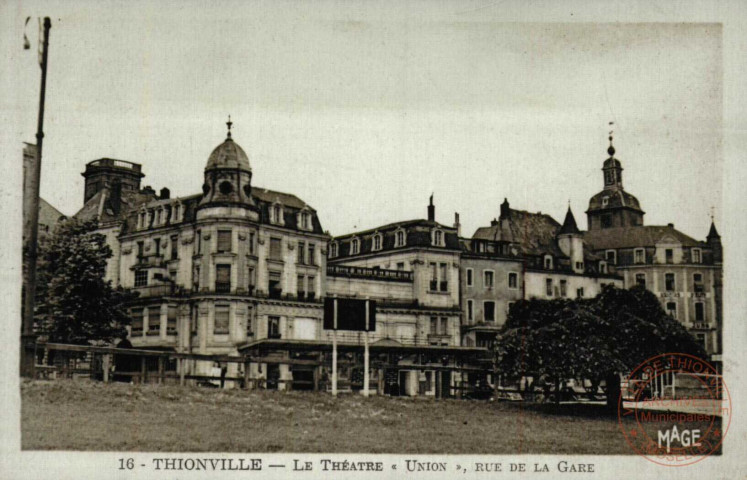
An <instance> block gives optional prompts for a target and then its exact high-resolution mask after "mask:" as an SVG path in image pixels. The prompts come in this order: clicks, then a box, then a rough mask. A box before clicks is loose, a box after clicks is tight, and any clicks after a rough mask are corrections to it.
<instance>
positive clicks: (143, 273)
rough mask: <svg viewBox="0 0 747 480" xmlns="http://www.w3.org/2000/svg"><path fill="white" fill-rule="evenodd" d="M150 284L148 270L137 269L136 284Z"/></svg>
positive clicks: (141, 285)
mask: <svg viewBox="0 0 747 480" xmlns="http://www.w3.org/2000/svg"><path fill="white" fill-rule="evenodd" d="M146 285H148V270H135V286H136V287H144V286H146Z"/></svg>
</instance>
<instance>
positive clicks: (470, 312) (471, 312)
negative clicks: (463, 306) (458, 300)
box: [467, 300, 475, 322]
mask: <svg viewBox="0 0 747 480" xmlns="http://www.w3.org/2000/svg"><path fill="white" fill-rule="evenodd" d="M474 318H475V302H474V301H473V300H467V320H468V321H470V322H471V321H472V320H473V319H474Z"/></svg>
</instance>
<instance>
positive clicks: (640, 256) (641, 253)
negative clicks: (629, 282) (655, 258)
mask: <svg viewBox="0 0 747 480" xmlns="http://www.w3.org/2000/svg"><path fill="white" fill-rule="evenodd" d="M635 263H646V250H644V249H642V248H636V249H635Z"/></svg>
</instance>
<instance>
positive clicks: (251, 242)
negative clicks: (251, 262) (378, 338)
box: [247, 232, 255, 255]
mask: <svg viewBox="0 0 747 480" xmlns="http://www.w3.org/2000/svg"><path fill="white" fill-rule="evenodd" d="M247 238H248V239H249V240H248V242H249V254H250V255H254V254H255V246H254V232H249V235H248V236H247Z"/></svg>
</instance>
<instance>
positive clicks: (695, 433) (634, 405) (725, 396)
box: [617, 353, 731, 467]
mask: <svg viewBox="0 0 747 480" xmlns="http://www.w3.org/2000/svg"><path fill="white" fill-rule="evenodd" d="M617 411H618V421H619V425H620V429H621V430H622V433H623V435H624V436H625V439H626V440H627V442H628V444H630V446H631V447H632V448H633V450H634V451H635V452H636V453H638V454H639V455H641V456H643V457H645V458H646V459H648V460H650V461H652V462H654V463H658V464H659V465H665V466H669V467H681V466H685V465H691V464H693V463H696V462H699V461H701V460H703V459H704V458H706V457H707V456H709V455H713V454H717V455H718V454H720V452H721V445H722V443H723V441H724V436H725V435H726V432H727V431H728V429H729V424H730V423H731V397H730V396H729V389H728V388H727V387H726V384H725V383H724V381H723V377H722V376H721V375H720V374H719V373H718V371H717V370H716V369H715V368H714V367H713V366H712V365H711V364H709V363H708V362H706V361H704V360H703V359H701V358H698V357H695V356H692V355H687V354H683V353H666V354H662V355H657V356H655V357H652V358H650V359H648V360H646V361H645V362H643V363H642V364H640V365H638V366H637V367H636V368H635V369H634V370H633V371H632V372H631V373H630V375H629V376H628V377H627V378H626V381H624V382H623V385H622V389H621V393H620V398H619V399H618V410H617Z"/></svg>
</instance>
